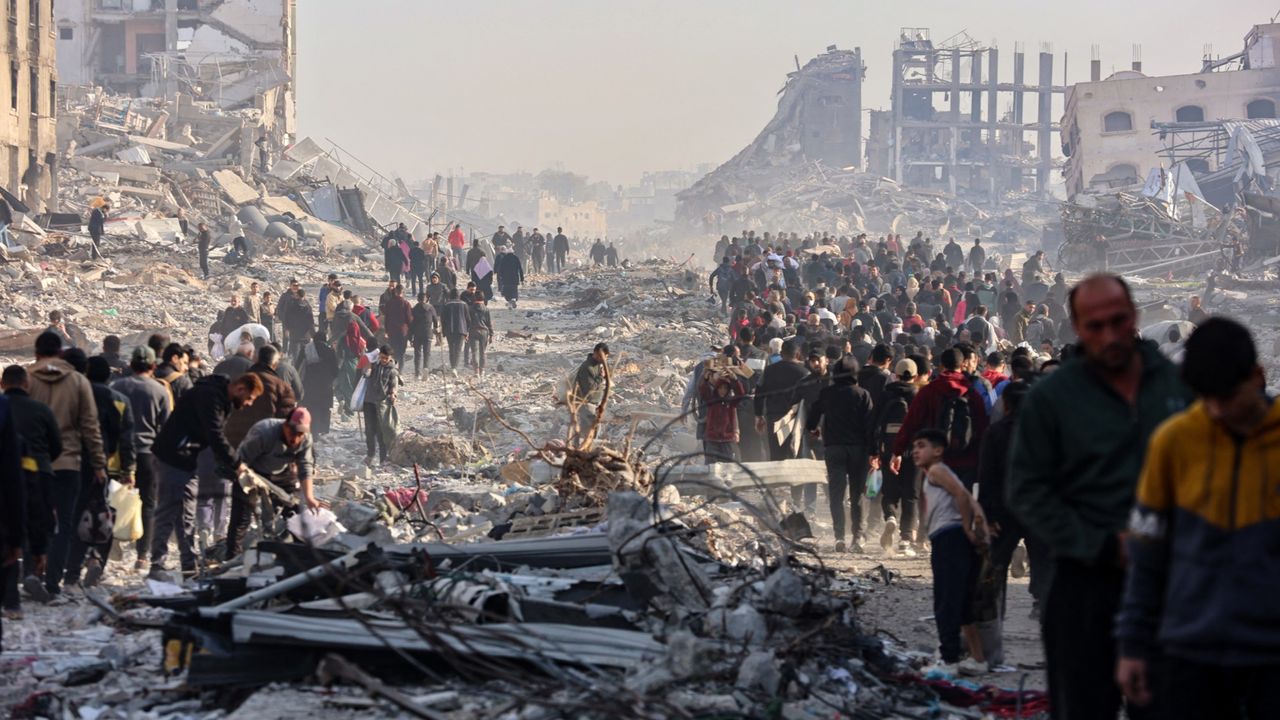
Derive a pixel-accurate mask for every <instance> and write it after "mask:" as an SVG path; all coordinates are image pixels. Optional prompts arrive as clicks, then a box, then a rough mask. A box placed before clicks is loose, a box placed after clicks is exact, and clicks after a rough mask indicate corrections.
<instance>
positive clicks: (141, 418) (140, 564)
mask: <svg viewBox="0 0 1280 720" xmlns="http://www.w3.org/2000/svg"><path fill="white" fill-rule="evenodd" d="M129 370H130V371H131V374H130V375H126V376H125V377H122V378H120V379H119V380H116V381H115V382H113V383H112V384H111V389H112V390H115V391H116V392H118V393H120V394H121V395H124V396H125V397H126V398H128V399H129V407H130V409H131V410H132V411H133V451H134V456H135V458H136V462H135V466H136V467H137V471H136V475H135V479H134V487H135V488H137V490H138V496H139V497H140V499H141V500H142V537H141V538H138V541H137V542H136V543H135V545H134V549H135V550H136V551H137V555H138V558H137V562H136V564H135V565H134V569H135V570H145V569H146V567H147V558H148V557H150V554H151V545H150V543H151V535H152V533H153V532H154V528H155V517H156V492H157V485H156V476H155V468H154V456H153V455H152V448H153V446H154V445H155V441H156V435H157V434H159V432H160V428H161V427H163V426H164V424H165V422H166V421H167V420H168V419H169V414H170V413H171V412H172V410H173V397H172V396H171V395H170V394H169V391H168V390H167V389H166V388H165V387H164V386H163V385H161V384H160V382H159V381H158V380H156V379H155V370H156V353H155V351H154V350H152V349H151V348H149V347H147V346H145V345H142V346H140V347H136V348H134V349H133V354H132V355H131V356H130V357H129Z"/></svg>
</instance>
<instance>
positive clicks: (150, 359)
mask: <svg viewBox="0 0 1280 720" xmlns="http://www.w3.org/2000/svg"><path fill="white" fill-rule="evenodd" d="M129 361H130V362H140V363H145V364H147V365H155V364H156V351H155V350H152V349H151V347H150V346H148V345H139V346H138V347H136V348H134V349H133V354H131V355H130V356H129Z"/></svg>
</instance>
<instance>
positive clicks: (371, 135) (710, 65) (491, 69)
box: [298, 0, 1280, 183]
mask: <svg viewBox="0 0 1280 720" xmlns="http://www.w3.org/2000/svg"><path fill="white" fill-rule="evenodd" d="M1277 10H1280V3H1275V2H1273V3H1265V2H1262V0H1235V1H1234V2H1224V3H1210V4H1206V3H1204V2H1203V0H1164V1H1163V2H1159V3H1156V2H1151V1H1150V0H1143V1H1142V2H1137V3H1135V2H1116V1H1115V0H1072V1H1070V2H1066V1H1063V0H1056V1H1054V2H1045V1H1044V0H1032V1H1031V2H1027V1H1026V0H998V1H996V0H985V1H982V2H968V3H957V2H955V1H954V0H898V1H897V2H863V1H862V0H791V1H790V2H782V1H781V0H778V1H776V2H765V1H763V0H760V1H757V0H652V1H646V0H633V1H632V2H625V3H624V2H620V1H618V0H536V1H535V0H507V1H505V2H497V1H494V0H452V1H451V2H435V1H434V0H360V1H359V2H352V1H351V0H303V1H302V2H299V3H298V48H299V50H298V55H299V57H298V65H299V68H298V103H299V104H298V117H299V125H300V128H301V132H302V134H304V135H311V136H313V137H315V138H317V139H323V138H330V139H332V140H333V141H335V142H337V143H338V144H339V145H341V146H343V147H345V148H346V149H348V150H349V151H351V152H353V153H355V154H356V155H357V156H359V157H360V158H361V159H363V160H364V161H366V162H368V163H370V164H371V165H373V166H375V167H377V168H379V169H380V170H382V171H383V172H387V173H396V174H399V175H401V176H403V177H405V178H407V179H409V180H414V179H417V178H421V177H427V176H429V175H431V174H432V173H434V172H437V171H439V172H445V173H447V172H448V171H449V170H450V169H455V170H456V169H460V168H462V169H465V170H467V171H474V170H489V171H496V172H504V171H514V170H530V171H536V170H539V169H541V168H543V167H545V166H547V165H548V164H550V163H552V162H562V163H564V166H565V168H566V169H569V170H573V171H575V172H579V173H585V174H587V175H590V176H591V177H592V178H593V179H597V180H608V181H610V182H613V183H629V182H632V181H634V180H636V179H637V178H638V177H639V175H640V173H641V172H643V171H646V170H662V169H674V168H690V169H691V168H692V167H693V166H695V165H697V164H698V163H701V162H711V163H717V164H718V163H720V162H723V161H724V160H726V159H728V158H729V157H730V156H732V155H733V154H734V153H736V152H737V151H738V150H740V149H741V148H742V147H743V146H745V145H746V144H747V143H748V142H750V141H751V139H752V138H754V137H755V135H756V134H757V133H758V132H759V131H760V129H761V128H762V127H763V126H764V124H765V123H766V122H767V121H768V119H769V118H770V117H771V116H772V115H773V111H774V109H775V106H776V102H777V97H776V93H777V91H778V90H779V89H780V88H781V87H782V84H783V82H784V80H785V75H786V73H787V72H788V71H790V70H793V69H794V68H795V64H794V60H793V56H795V55H799V57H800V62H801V63H804V62H806V61H807V60H808V59H809V58H810V57H812V56H814V55H816V54H818V53H820V52H822V51H823V49H824V48H825V47H826V46H827V45H831V44H835V45H837V46H839V47H841V48H852V47H854V46H860V47H861V48H862V53H863V61H864V62H865V63H866V65H867V79H866V83H865V85H864V88H863V97H864V100H863V107H864V109H865V108H879V107H885V108H887V107H888V104H889V73H890V67H891V61H892V55H891V54H892V51H893V46H894V43H895V40H896V38H897V35H898V30H899V28H901V27H930V28H931V29H932V37H933V39H934V41H935V42H937V41H940V40H942V39H943V38H946V37H948V36H950V35H953V34H955V33H957V32H960V31H967V32H968V34H969V35H970V36H972V37H973V38H974V39H976V40H978V41H981V42H983V43H990V42H992V41H993V40H995V41H997V46H998V47H999V48H1000V49H1001V50H1002V52H1001V61H1002V62H1001V65H1002V67H1001V78H1000V79H1001V80H1002V81H1005V82H1008V81H1009V80H1011V79H1012V71H1011V69H1010V68H1011V65H1010V63H1011V59H1010V56H1011V54H1012V50H1013V45H1014V43H1015V42H1022V43H1023V44H1024V45H1025V49H1026V51H1027V54H1028V68H1027V69H1028V72H1027V77H1028V78H1033V77H1034V76H1035V72H1036V71H1035V62H1036V60H1035V58H1034V55H1035V54H1036V53H1038V52H1039V49H1040V44H1041V43H1042V42H1049V43H1052V44H1053V49H1054V51H1055V52H1056V53H1058V54H1059V61H1058V64H1057V65H1055V68H1054V82H1057V83H1060V82H1061V81H1062V66H1061V61H1060V55H1061V53H1062V52H1063V51H1064V50H1065V51H1067V52H1068V53H1069V59H1068V66H1067V72H1068V80H1070V81H1071V82H1078V81H1081V80H1087V79H1088V72H1089V57H1090V46H1091V45H1092V44H1098V45H1100V46H1101V53H1102V66H1103V74H1104V77H1105V75H1106V74H1108V73H1109V72H1110V71H1112V70H1119V69H1127V68H1128V66H1129V63H1130V60H1131V56H1132V45H1133V44H1134V43H1138V44H1141V45H1142V59H1143V64H1144V70H1145V71H1146V72H1147V73H1148V74H1178V73H1187V72H1194V71H1196V70H1197V69H1198V68H1199V61H1200V57H1201V54H1202V52H1203V50H1204V46H1205V45H1206V44H1212V46H1213V51H1214V52H1215V53H1217V54H1231V53H1235V52H1237V51H1238V50H1239V49H1240V47H1241V44H1242V39H1243V37H1244V34H1245V32H1247V31H1248V29H1249V28H1250V27H1251V26H1252V25H1253V24H1255V23H1260V22H1267V21H1268V20H1269V18H1270V17H1271V16H1272V15H1273V14H1275V13H1276V11H1277ZM1029 105H1034V102H1031V103H1029ZM864 127H865V124H864Z"/></svg>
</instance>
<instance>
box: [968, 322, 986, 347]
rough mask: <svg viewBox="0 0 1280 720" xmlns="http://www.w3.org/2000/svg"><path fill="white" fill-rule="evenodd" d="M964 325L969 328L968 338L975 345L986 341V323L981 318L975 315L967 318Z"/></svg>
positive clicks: (980, 344) (983, 343)
mask: <svg viewBox="0 0 1280 720" xmlns="http://www.w3.org/2000/svg"><path fill="white" fill-rule="evenodd" d="M964 326H965V328H967V329H968V330H969V339H970V340H971V341H973V343H974V344H975V345H978V346H982V345H985V344H986V343H987V323H986V322H985V321H983V320H982V318H979V317H978V316H976V315H975V316H973V317H971V318H969V321H968V322H966V323H965V324H964Z"/></svg>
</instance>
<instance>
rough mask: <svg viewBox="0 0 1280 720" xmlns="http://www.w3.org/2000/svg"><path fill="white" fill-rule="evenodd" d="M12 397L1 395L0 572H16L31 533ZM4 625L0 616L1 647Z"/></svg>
mask: <svg viewBox="0 0 1280 720" xmlns="http://www.w3.org/2000/svg"><path fill="white" fill-rule="evenodd" d="M15 424H16V423H15V422H14V419H13V416H12V410H11V408H10V406H9V400H8V398H4V397H0V574H5V573H10V572H13V568H14V567H15V566H16V564H17V562H18V560H20V559H21V558H22V543H23V539H24V538H25V537H26V535H27V528H26V520H27V518H26V516H25V511H26V508H27V502H26V487H25V485H24V483H23V476H22V448H21V446H20V445H19V440H18V433H17V429H16V427H15ZM3 650H4V626H3V620H0V651H3Z"/></svg>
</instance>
